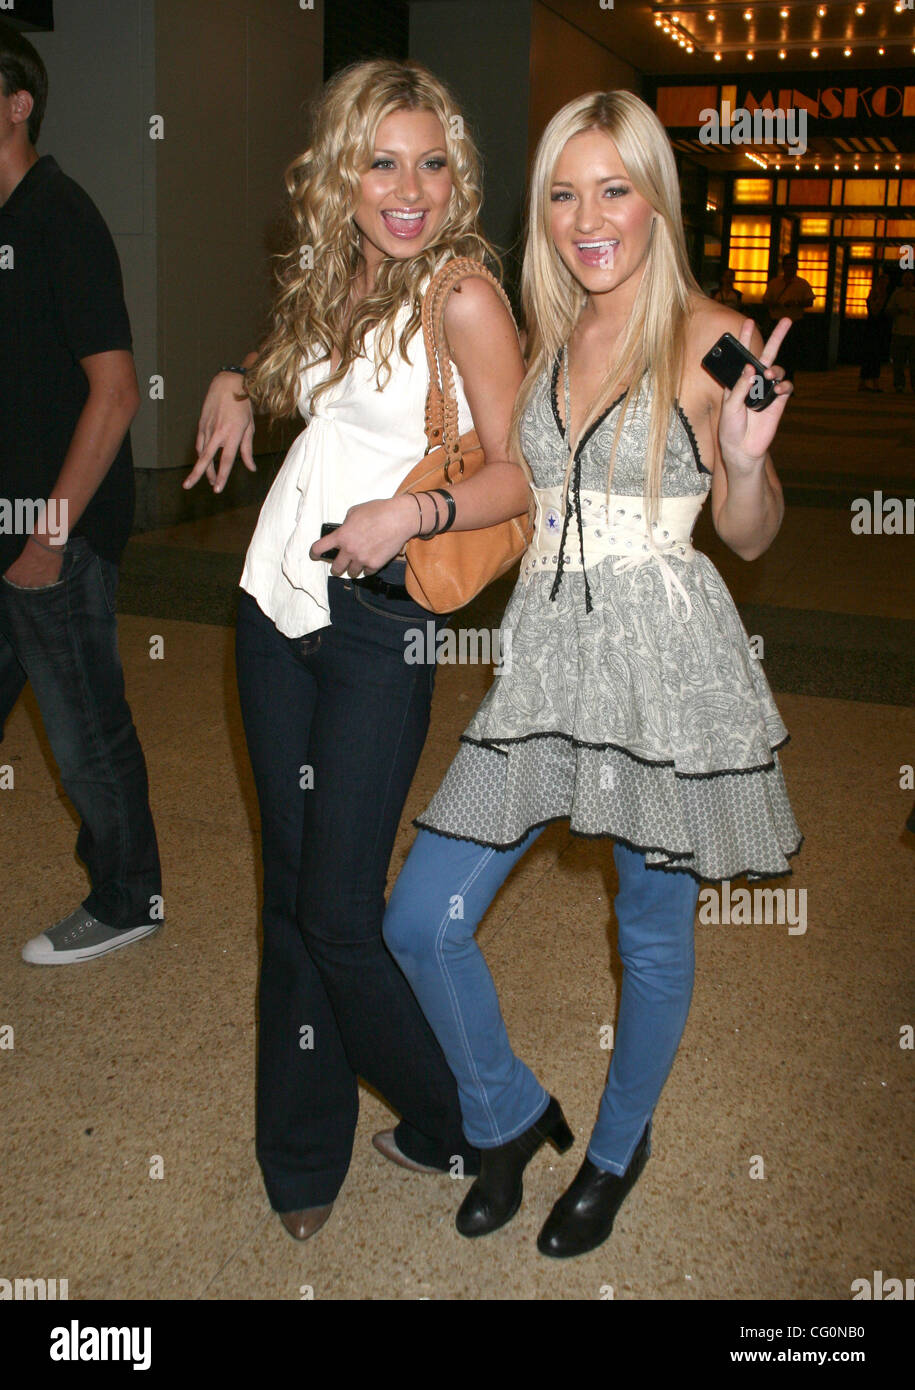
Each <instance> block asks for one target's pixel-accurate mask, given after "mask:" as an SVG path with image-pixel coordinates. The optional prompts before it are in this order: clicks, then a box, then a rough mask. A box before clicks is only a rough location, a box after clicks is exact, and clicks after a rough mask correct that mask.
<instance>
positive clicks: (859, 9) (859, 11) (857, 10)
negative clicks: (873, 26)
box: [855, 5, 864, 14]
mask: <svg viewBox="0 0 915 1390" xmlns="http://www.w3.org/2000/svg"><path fill="white" fill-rule="evenodd" d="M863 13H864V6H863V5H856V6H855V14H863Z"/></svg>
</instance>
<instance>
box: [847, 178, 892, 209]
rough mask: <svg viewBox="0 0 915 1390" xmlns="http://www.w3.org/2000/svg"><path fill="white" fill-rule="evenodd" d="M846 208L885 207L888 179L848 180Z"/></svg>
mask: <svg viewBox="0 0 915 1390" xmlns="http://www.w3.org/2000/svg"><path fill="white" fill-rule="evenodd" d="M845 205H846V207H865V206H867V207H872V206H877V207H884V206H885V205H886V179H846V180H845Z"/></svg>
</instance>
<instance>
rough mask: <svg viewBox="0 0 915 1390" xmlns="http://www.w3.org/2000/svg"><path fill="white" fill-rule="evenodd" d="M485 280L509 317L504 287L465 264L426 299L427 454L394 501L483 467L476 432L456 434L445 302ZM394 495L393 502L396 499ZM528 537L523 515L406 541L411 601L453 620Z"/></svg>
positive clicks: (451, 266) (452, 267)
mask: <svg viewBox="0 0 915 1390" xmlns="http://www.w3.org/2000/svg"><path fill="white" fill-rule="evenodd" d="M470 276H479V277H480V278H481V279H483V280H488V281H489V283H490V284H491V285H493V286H494V287H495V289H496V290H497V291H498V294H499V297H500V298H501V299H502V301H503V303H504V304H505V306H506V308H507V309H508V312H509V313H511V305H510V304H509V302H508V299H507V298H506V296H505V293H504V291H503V289H502V286H501V285H500V284H499V282H498V281H497V280H496V279H495V277H494V276H492V275H490V273H489V271H488V270H487V269H486V267H485V266H484V265H481V264H480V263H479V262H478V261H473V260H471V259H470V258H469V257H467V256H457V257H455V258H454V259H453V260H451V261H448V263H447V264H446V265H444V266H443V267H442V269H441V270H440V271H439V272H438V274H437V275H436V276H435V277H434V279H433V280H432V282H431V283H430V285H429V287H428V289H427V291H426V293H425V296H424V297H423V340H424V342H425V346H426V359H427V361H428V363H429V390H428V392H427V394H426V421H425V425H426V446H427V447H426V452H425V454H424V455H423V457H422V458H421V459H420V461H419V463H418V464H417V465H416V467H415V468H413V469H412V470H411V472H410V473H408V474H407V476H406V478H404V480H403V482H402V483H401V485H400V487H399V488H398V489H397V494H400V493H402V492H428V491H430V490H431V489H433V488H437V487H448V485H449V484H451V483H457V482H460V481H461V480H463V479H467V478H472V477H473V475H474V474H475V473H477V472H479V470H480V469H481V468H482V467H483V466H484V459H483V450H482V448H481V446H480V441H479V439H478V438H477V434H476V431H475V430H470V431H469V432H468V433H467V434H463V435H462V434H459V433H458V428H459V427H458V404H457V397H456V395H455V390H454V376H453V373H452V370H451V357H450V355H449V352H448V344H447V342H446V341H445V334H444V329H443V325H442V319H443V316H444V312H445V304H446V302H447V299H448V296H449V294H450V293H451V291H452V289H453V288H454V286H455V285H456V284H457V283H458V281H459V280H463V279H466V278H468V277H470ZM397 494H395V495H397ZM531 535H532V526H531V520H530V516H529V513H528V512H523V513H522V514H521V515H520V516H515V517H512V518H510V520H508V521H500V522H498V523H497V524H496V525H495V526H484V527H482V528H480V529H479V530H476V531H453V530H452V531H446V532H445V533H444V534H443V535H440V536H430V538H429V539H428V540H421V539H420V538H419V537H418V536H417V537H414V538H413V539H412V540H409V541H407V544H406V546H405V547H404V554H405V555H406V560H407V573H406V579H405V581H404V582H405V583H406V586H407V590H408V592H409V594H410V597H411V598H412V599H414V600H415V601H416V602H417V603H419V604H421V605H422V607H423V608H428V609H430V610H431V612H433V613H453V612H454V611H455V610H456V609H458V608H463V607H464V605H465V604H467V603H469V602H470V600H471V599H472V598H475V597H476V595H477V594H478V593H480V591H481V590H482V589H485V588H486V585H487V584H491V583H492V581H493V580H494V579H498V578H499V576H500V575H502V574H505V572H506V571H507V570H510V569H511V567H512V565H514V564H516V563H517V561H518V560H519V559H520V558H521V556H522V555H523V554H524V552H525V550H526V549H527V547H528V545H529V543H530V539H531Z"/></svg>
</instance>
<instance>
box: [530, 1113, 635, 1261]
mask: <svg viewBox="0 0 915 1390" xmlns="http://www.w3.org/2000/svg"><path fill="white" fill-rule="evenodd" d="M647 1162H648V1126H647V1125H646V1126H645V1132H644V1134H643V1135H642V1137H641V1139H640V1140H639V1142H638V1144H637V1145H636V1149H635V1153H634V1154H633V1155H632V1158H631V1159H630V1160H629V1167H628V1168H627V1169H626V1171H625V1173H623V1174H620V1175H618V1174H616V1173H605V1172H604V1171H603V1169H602V1168H597V1167H596V1166H595V1165H594V1164H593V1163H592V1162H591V1160H590V1159H589V1158H586V1159H585V1161H584V1163H583V1164H582V1165H581V1168H580V1169H579V1170H578V1173H577V1175H576V1177H575V1178H574V1180H573V1182H572V1185H571V1186H570V1187H569V1188H567V1189H566V1191H565V1192H564V1193H563V1194H562V1196H561V1197H560V1198H559V1201H558V1202H557V1203H556V1205H555V1206H554V1208H553V1210H552V1211H551V1212H550V1214H549V1216H548V1217H547V1219H546V1222H545V1224H544V1227H543V1230H542V1231H541V1232H540V1235H539V1236H538V1237H537V1249H538V1250H539V1251H540V1253H541V1255H552V1256H553V1258H554V1259H557V1260H562V1259H566V1258H568V1257H569V1256H570V1255H584V1254H585V1252H586V1251H588V1250H596V1249H597V1247H598V1246H599V1245H602V1244H603V1242H604V1241H605V1240H606V1239H607V1237H608V1235H609V1234H610V1232H611V1231H612V1229H613V1221H614V1218H615V1216H616V1213H617V1212H618V1211H619V1209H620V1207H621V1206H622V1204H623V1198H624V1197H625V1196H626V1194H627V1193H628V1192H629V1191H630V1189H631V1188H633V1187H634V1186H635V1184H636V1181H637V1179H638V1177H639V1174H640V1173H641V1171H642V1169H643V1168H644V1167H645V1164H646V1163H647Z"/></svg>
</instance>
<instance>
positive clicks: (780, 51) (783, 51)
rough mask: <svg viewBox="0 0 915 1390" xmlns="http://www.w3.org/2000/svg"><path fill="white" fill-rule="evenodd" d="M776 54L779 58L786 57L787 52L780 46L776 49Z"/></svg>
mask: <svg viewBox="0 0 915 1390" xmlns="http://www.w3.org/2000/svg"><path fill="white" fill-rule="evenodd" d="M778 56H779V57H780V58H787V56H788V55H787V53H786V52H785V50H784V49H783V48H780V49H779V50H778Z"/></svg>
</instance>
